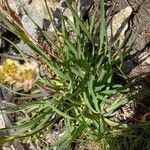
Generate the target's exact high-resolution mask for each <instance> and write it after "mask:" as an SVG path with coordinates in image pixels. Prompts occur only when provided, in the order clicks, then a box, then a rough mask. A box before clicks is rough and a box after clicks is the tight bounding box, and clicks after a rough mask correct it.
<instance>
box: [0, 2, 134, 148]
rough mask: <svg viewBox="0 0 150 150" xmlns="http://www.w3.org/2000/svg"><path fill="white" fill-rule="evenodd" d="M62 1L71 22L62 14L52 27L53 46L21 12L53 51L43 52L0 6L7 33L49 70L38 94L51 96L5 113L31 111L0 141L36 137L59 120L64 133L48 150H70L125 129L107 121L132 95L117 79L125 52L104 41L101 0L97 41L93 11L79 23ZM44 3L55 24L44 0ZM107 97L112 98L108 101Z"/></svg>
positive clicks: (74, 12)
mask: <svg viewBox="0 0 150 150" xmlns="http://www.w3.org/2000/svg"><path fill="white" fill-rule="evenodd" d="M65 2H66V5H67V7H68V8H69V10H70V11H71V12H72V16H73V21H72V20H70V19H69V18H68V17H66V16H64V15H63V13H62V22H61V27H62V29H61V34H60V33H58V31H57V29H56V28H55V26H54V29H55V30H54V32H55V34H56V36H57V42H56V40H54V41H53V39H51V38H50V36H49V33H48V32H47V31H43V30H42V29H41V28H40V27H39V26H38V25H37V24H36V23H35V22H34V20H33V19H32V18H31V17H30V15H29V14H28V13H27V12H26V10H25V13H26V14H27V15H28V16H29V18H30V19H31V21H32V22H33V23H34V24H35V26H36V27H37V28H38V29H40V31H41V33H42V34H43V36H44V37H45V39H46V41H47V44H49V46H50V47H51V48H52V50H53V52H54V53H51V52H48V53H47V52H46V49H45V48H44V47H42V45H40V44H39V43H37V42H36V40H34V39H32V37H31V36H30V35H29V34H28V33H27V32H26V31H25V29H24V28H23V25H22V24H21V22H20V21H19V22H18V20H20V19H19V17H18V16H16V15H14V12H13V11H12V10H11V8H10V7H9V5H8V3H4V4H3V7H2V8H5V9H3V11H4V12H5V13H4V12H3V11H2V12H0V19H1V20H3V22H4V23H5V26H6V27H7V29H9V30H11V31H12V32H14V33H15V34H17V35H18V36H19V37H20V38H21V39H22V40H23V41H24V42H25V43H26V44H27V45H28V46H29V47H30V48H31V50H33V51H34V52H35V53H36V54H38V55H39V57H41V59H42V61H44V62H45V63H46V65H47V66H48V67H49V68H50V69H51V70H52V77H51V78H50V77H44V78H41V79H39V81H38V83H37V84H38V86H39V87H40V88H39V89H40V90H42V91H43V90H44V91H46V92H45V93H50V94H48V95H47V94H43V97H42V98H40V99H37V101H33V102H31V103H26V104H22V105H20V106H17V107H13V108H9V109H6V111H9V112H11V113H12V112H15V111H21V110H26V111H27V112H30V113H29V116H27V117H25V118H24V119H22V120H20V121H19V122H18V123H17V125H15V126H14V128H15V129H16V132H14V133H11V135H10V136H11V138H10V136H8V137H6V138H5V139H4V138H3V141H7V140H10V139H15V138H21V137H28V136H32V135H36V134H37V133H38V134H39V133H41V132H42V131H44V130H46V129H48V131H49V132H50V131H52V128H53V126H54V125H55V124H56V123H57V122H59V121H60V120H62V119H63V122H64V124H63V126H64V127H63V128H64V134H63V136H60V139H58V140H57V141H56V142H55V143H50V147H51V148H52V147H55V146H56V145H57V146H59V148H60V149H61V148H64V147H67V148H69V147H71V145H72V143H74V142H76V141H77V139H78V138H80V137H84V138H86V137H88V136H90V137H91V140H102V139H103V138H106V137H107V136H109V135H111V132H112V131H113V129H114V128H119V129H120V128H127V127H128V125H127V124H125V123H121V122H119V121H118V122H115V121H114V120H113V119H112V118H111V116H112V114H113V112H114V111H115V110H116V109H119V108H120V107H121V106H122V105H124V104H126V103H127V102H128V101H129V100H132V99H134V96H131V95H132V93H130V88H129V86H128V85H124V82H119V84H118V81H117V80H116V78H117V77H118V78H121V80H124V81H125V78H123V77H124V74H123V73H122V71H121V65H122V61H123V57H124V56H125V55H126V49H120V48H118V47H117V46H115V45H113V44H111V43H108V42H107V36H106V21H105V7H104V0H101V1H100V8H99V10H98V12H99V14H100V17H101V21H100V25H99V37H97V38H98V40H97V41H98V42H95V41H94V40H93V31H94V30H95V27H94V24H95V15H96V12H95V13H94V14H93V17H92V18H91V19H90V22H88V21H83V18H82V14H81V13H77V12H79V11H80V10H79V9H78V7H77V5H76V3H75V1H73V2H72V4H71V3H70V1H68V0H66V1H65ZM45 4H46V7H47V10H48V12H49V14H50V19H51V21H52V24H54V22H53V18H52V15H51V11H50V9H49V8H48V5H47V2H46V0H45ZM4 6H5V7H4ZM10 10H11V11H10ZM7 16H9V17H11V19H9V18H7ZM12 19H13V21H12ZM60 39H61V40H60ZM58 43H59V44H58ZM122 53H123V54H124V56H122ZM119 81H120V80H119ZM112 97H115V99H114V100H112ZM50 147H48V148H50Z"/></svg>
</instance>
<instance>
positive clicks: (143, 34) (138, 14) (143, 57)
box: [0, 0, 150, 150]
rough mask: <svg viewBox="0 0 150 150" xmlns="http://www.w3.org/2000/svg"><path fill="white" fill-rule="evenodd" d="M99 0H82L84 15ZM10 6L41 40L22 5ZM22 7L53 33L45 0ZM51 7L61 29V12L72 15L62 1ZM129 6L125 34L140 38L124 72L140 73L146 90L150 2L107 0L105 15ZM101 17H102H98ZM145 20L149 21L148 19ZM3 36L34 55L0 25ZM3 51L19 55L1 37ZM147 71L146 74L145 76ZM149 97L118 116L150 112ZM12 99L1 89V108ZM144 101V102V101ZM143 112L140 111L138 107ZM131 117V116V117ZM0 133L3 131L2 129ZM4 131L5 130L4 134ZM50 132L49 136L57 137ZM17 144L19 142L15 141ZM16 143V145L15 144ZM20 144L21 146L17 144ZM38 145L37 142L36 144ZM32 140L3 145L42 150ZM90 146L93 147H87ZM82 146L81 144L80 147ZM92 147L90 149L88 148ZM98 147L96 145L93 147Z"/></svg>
mask: <svg viewBox="0 0 150 150" xmlns="http://www.w3.org/2000/svg"><path fill="white" fill-rule="evenodd" d="M97 3H98V0H80V1H79V4H80V5H81V7H82V11H83V14H85V15H88V16H89V17H90V15H91V13H92V12H93V10H92V9H95V8H96V7H97ZM9 4H10V7H12V9H14V10H15V12H16V13H17V14H18V15H19V16H20V17H21V20H22V23H23V25H24V27H25V29H26V30H27V31H28V32H29V34H30V35H32V37H33V38H35V39H37V40H38V39H39V35H38V32H37V28H36V27H35V26H34V25H33V23H31V21H30V20H29V18H28V17H27V15H26V14H25V13H24V11H23V8H22V7H21V6H20V4H19V3H18V2H17V1H16V0H9ZM23 6H24V8H25V9H26V10H27V12H28V13H29V14H30V15H31V17H32V18H33V19H34V21H36V22H37V24H38V25H39V26H40V27H41V28H43V30H48V31H49V33H50V34H52V33H53V30H54V29H53V28H52V26H51V22H50V19H49V16H48V12H47V11H46V8H45V4H44V1H42V0H23ZM48 6H49V7H50V8H52V12H53V16H54V19H55V26H56V27H57V29H58V30H59V29H60V27H61V20H60V11H63V12H64V14H65V15H67V16H68V17H71V14H70V12H69V10H68V9H67V8H66V5H65V3H64V2H63V0H48ZM127 6H130V8H132V12H131V14H130V15H132V17H131V19H130V20H129V22H128V26H127V28H126V31H124V36H125V37H126V36H128V35H129V34H130V36H129V43H131V42H132V41H133V39H134V36H135V35H137V39H136V42H135V46H134V48H133V51H132V52H131V53H130V56H129V57H128V58H127V59H126V60H125V62H124V68H123V69H124V72H125V74H126V75H127V76H129V77H134V76H138V75H139V76H140V78H139V79H138V81H137V82H136V85H135V87H136V88H137V89H138V90H142V89H146V88H148V87H150V18H149V16H150V1H149V0H108V1H107V2H106V8H107V12H106V17H107V19H108V20H109V19H110V20H111V19H112V18H113V17H114V16H115V14H117V13H118V12H120V11H121V10H123V9H124V8H126V7H127ZM98 20H99V18H98ZM145 20H146V21H145ZM142 22H143V25H142V27H141V28H140V29H139V30H138V27H139V26H140V23H142ZM0 36H4V37H6V38H8V39H10V40H12V41H13V42H15V43H17V45H18V46H19V47H20V48H21V49H23V50H24V52H25V53H26V54H27V55H30V56H31V57H32V56H33V55H34V54H33V53H32V52H31V50H30V49H29V47H27V46H26V45H24V43H23V42H22V41H21V40H20V39H19V38H18V37H17V36H15V35H14V34H12V33H10V32H9V31H7V30H5V29H3V28H0ZM0 53H1V54H2V55H1V59H5V57H19V55H18V53H17V52H16V50H14V49H13V48H12V47H11V46H10V45H9V44H8V43H7V42H5V41H4V40H2V39H0ZM143 74H144V75H143ZM149 98H150V97H148V98H147V99H144V100H142V101H141V102H140V103H139V104H136V107H134V106H135V105H134V106H133V103H131V104H128V105H126V106H124V107H123V108H122V110H119V111H118V112H116V114H115V115H116V118H119V119H120V120H123V119H124V117H125V119H128V117H127V112H129V113H130V114H132V115H133V114H134V113H135V114H138V113H140V115H137V116H138V117H139V116H142V115H145V114H147V113H148V112H149V108H150V102H149ZM10 99H12V95H11V94H10V93H9V92H7V91H6V90H4V89H1V92H0V107H1V108H2V107H6V106H10V105H13V104H12V103H10ZM141 103H142V104H141ZM141 106H142V107H143V109H141V111H139V110H138V109H139V107H140V108H141ZM129 118H130V116H129ZM9 124H11V121H10V119H9V118H8V116H2V115H1V116H0V128H1V126H5V127H7V126H9ZM0 134H1V132H0ZM2 134H3V133H2ZM53 134H56V135H57V134H59V132H58V133H57V132H55V133H53ZM53 134H50V135H48V136H51V137H53V136H55V135H53ZM16 143H17V144H16ZM16 145H17V146H16ZM18 145H20V147H19V146H18ZM37 145H38V144H37ZM37 145H34V144H33V143H30V144H29V145H24V144H22V143H21V141H19V140H18V141H15V142H14V143H8V144H7V145H5V146H3V149H5V150H6V149H7V150H8V149H10V150H14V149H15V150H23V149H26V150H28V149H33V150H34V149H40V147H39V146H37ZM87 147H90V146H87ZM78 149H79V147H78ZM81 149H84V148H81ZM88 149H90V148H88ZM94 149H95V150H96V148H94Z"/></svg>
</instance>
